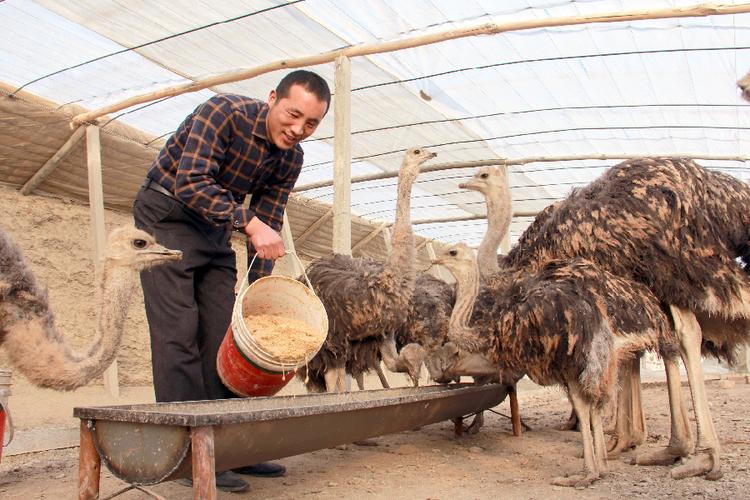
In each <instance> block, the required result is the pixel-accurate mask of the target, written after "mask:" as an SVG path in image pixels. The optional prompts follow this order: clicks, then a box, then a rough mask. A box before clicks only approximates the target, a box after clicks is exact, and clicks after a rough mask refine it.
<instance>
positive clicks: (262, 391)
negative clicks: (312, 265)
mask: <svg viewBox="0 0 750 500" xmlns="http://www.w3.org/2000/svg"><path fill="white" fill-rule="evenodd" d="M292 255H294V256H295V257H297V256H296V255H295V254H292ZM253 260H255V257H253ZM250 267H252V262H251V263H250ZM303 273H304V271H303ZM305 279H306V280H307V284H308V286H305V285H304V284H303V283H301V282H299V281H297V280H295V279H292V278H288V277H286V276H266V277H263V278H260V279H259V280H257V281H255V282H254V283H253V284H251V285H249V286H248V285H247V276H245V278H244V279H243V282H242V285H241V286H240V291H239V293H238V294H237V298H236V300H235V304H234V311H233V313H232V324H231V325H230V326H229V329H228V330H227V334H226V336H225V337H224V340H223V341H222V343H221V347H220V348H219V354H218V357H217V363H216V364H217V369H218V372H219V377H220V378H221V380H222V382H223V383H224V385H226V386H227V387H228V388H229V389H230V390H231V391H232V392H234V393H235V394H237V395H239V396H244V397H247V396H272V395H274V394H276V393H277V392H278V391H280V390H281V389H282V388H283V387H284V386H285V385H286V384H287V383H288V382H289V381H290V380H291V379H292V378H293V377H294V374H295V372H296V371H297V369H299V368H300V367H301V366H304V365H305V364H306V363H307V362H308V361H309V360H310V359H311V358H312V357H313V356H315V354H316V353H317V352H318V350H319V349H320V347H321V346H322V345H323V342H325V339H326V336H327V334H328V315H327V314H326V310H325V307H324V306H323V303H322V302H321V301H320V299H319V298H318V297H317V296H316V295H315V292H313V290H312V285H311V284H310V281H309V280H308V279H307V275H306V274H305Z"/></svg>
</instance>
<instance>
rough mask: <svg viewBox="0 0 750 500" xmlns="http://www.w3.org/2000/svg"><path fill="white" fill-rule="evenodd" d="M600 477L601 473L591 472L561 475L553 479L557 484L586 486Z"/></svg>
mask: <svg viewBox="0 0 750 500" xmlns="http://www.w3.org/2000/svg"><path fill="white" fill-rule="evenodd" d="M597 479H599V474H597V473H595V472H589V473H588V474H573V475H571V476H560V477H556V478H555V479H553V480H552V484H554V485H555V486H567V487H569V488H584V487H586V486H591V484H592V483H593V482H594V481H596V480H597Z"/></svg>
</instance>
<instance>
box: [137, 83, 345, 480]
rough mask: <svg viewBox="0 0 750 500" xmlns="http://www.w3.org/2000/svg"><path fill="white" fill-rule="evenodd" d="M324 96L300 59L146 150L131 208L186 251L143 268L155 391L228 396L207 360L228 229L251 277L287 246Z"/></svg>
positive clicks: (228, 280) (268, 471) (270, 467)
mask: <svg viewBox="0 0 750 500" xmlns="http://www.w3.org/2000/svg"><path fill="white" fill-rule="evenodd" d="M330 102H331V92H330V90H329V88H328V84H327V83H326V81H325V80H324V79H322V78H321V77H320V76H318V75H317V74H315V73H312V72H310V71H304V70H299V71H294V72H292V73H290V74H288V75H287V76H285V77H284V78H283V79H282V80H281V82H280V83H279V85H278V86H277V87H276V89H274V90H272V91H271V92H270V94H269V96H268V102H267V103H266V102H263V101H261V100H257V99H251V98H249V97H244V96H241V95H234V94H219V95H216V96H214V97H212V98H211V99H209V100H208V101H206V102H205V103H203V104H201V105H200V106H198V108H196V109H195V111H193V113H191V114H190V115H188V117H187V118H186V119H185V120H184V121H183V122H182V124H180V126H179V127H178V128H177V131H175V133H174V134H173V135H172V136H171V137H170V138H169V139H168V140H167V142H166V144H165V145H164V148H163V149H162V150H161V152H160V153H159V155H158V156H157V158H156V159H155V160H154V163H153V165H152V166H151V168H150V169H149V171H148V173H147V174H146V180H145V182H144V183H143V186H142V187H141V189H140V191H139V192H138V194H137V196H136V199H135V203H134V205H133V217H134V219H135V223H136V226H138V227H139V228H141V229H144V230H146V231H148V232H149V233H151V234H153V235H154V236H155V237H156V239H157V241H159V242H160V243H162V244H164V245H166V246H169V247H170V248H173V249H179V250H182V255H183V259H182V260H181V261H179V262H177V263H175V265H171V266H163V267H160V268H158V269H154V270H153V271H150V272H144V273H141V285H142V287H143V296H144V300H145V305H146V316H147V319H148V324H149V331H150V335H151V361H152V370H153V376H154V392H155V394H156V401H157V402H166V401H193V400H206V399H223V398H228V397H233V394H232V393H231V392H230V391H229V390H228V389H227V388H226V387H224V385H223V384H222V383H221V379H220V378H219V376H218V373H217V371H216V355H217V353H218V350H219V346H220V345H221V341H222V339H223V338H224V335H225V333H226V331H227V328H228V327H229V324H230V322H231V316H232V307H233V305H234V297H235V295H234V287H235V284H236V281H237V265H236V258H235V253H234V250H232V247H231V245H230V236H231V232H232V230H236V231H241V232H243V233H245V234H246V235H247V238H248V248H249V251H250V252H249V254H250V253H255V252H257V254H258V257H259V259H258V260H257V261H256V262H259V266H258V267H256V268H255V271H254V272H255V276H253V277H252V278H257V277H258V276H260V275H263V274H270V272H271V270H272V268H273V262H274V260H275V259H277V258H279V257H281V256H282V255H284V243H283V241H282V239H281V235H280V234H279V231H280V230H281V224H282V220H283V215H284V208H285V206H286V202H287V199H288V198H289V193H290V192H291V190H292V188H293V187H294V183H295V182H296V181H297V177H298V176H299V173H300V170H301V169H302V162H303V151H302V148H301V147H300V145H299V143H300V141H302V140H303V139H306V138H307V137H309V136H310V135H311V134H312V133H313V132H315V129H316V128H317V127H318V125H319V124H320V122H321V120H323V117H324V116H325V115H326V113H327V112H328V108H329V106H330ZM247 195H251V199H250V202H249V204H248V206H247V207H244V206H243V202H244V200H245V198H246V197H247ZM251 281H252V279H251ZM239 472H243V473H249V474H255V475H266V476H279V475H283V473H284V468H283V467H282V466H281V465H277V464H258V465H255V466H251V467H249V468H244V469H243V470H241V471H239ZM216 485H217V487H218V488H220V489H223V490H226V491H243V490H245V489H247V487H248V484H247V482H245V481H244V480H243V479H242V478H240V477H239V476H237V475H235V474H233V473H232V472H229V471H227V472H223V473H220V474H217V478H216Z"/></svg>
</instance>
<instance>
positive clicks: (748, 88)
mask: <svg viewBox="0 0 750 500" xmlns="http://www.w3.org/2000/svg"><path fill="white" fill-rule="evenodd" d="M737 86H738V87H739V88H740V92H741V95H742V98H743V99H745V100H746V101H748V102H750V71H748V72H747V74H746V75H745V76H743V77H742V78H740V79H739V80H738V81H737Z"/></svg>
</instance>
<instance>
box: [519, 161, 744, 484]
mask: <svg viewBox="0 0 750 500" xmlns="http://www.w3.org/2000/svg"><path fill="white" fill-rule="evenodd" d="M526 236H528V237H526V238H525V239H524V243H523V244H517V245H516V246H514V247H513V249H511V251H510V253H509V254H508V256H507V265H509V266H511V267H513V268H515V269H526V270H528V271H529V272H532V273H533V272H535V271H536V270H538V269H539V268H541V267H543V266H545V265H546V263H547V262H549V261H550V260H552V259H562V260H565V259H570V258H576V257H583V258H586V259H588V260H590V261H592V262H595V263H596V264H597V265H598V266H599V267H601V268H603V269H606V270H607V271H609V272H611V273H612V274H614V275H617V276H620V277H623V278H626V279H629V280H633V281H637V282H639V283H642V284H644V285H646V286H647V287H648V289H649V290H650V291H651V293H652V294H653V295H654V296H655V297H656V298H657V299H658V300H659V301H660V302H661V303H662V305H663V307H664V308H666V309H668V310H669V311H670V314H671V316H672V322H673V323H674V328H675V333H676V335H677V338H678V339H679V341H680V347H681V355H682V359H683V361H684V363H685V366H686V368H687V372H688V378H689V380H690V390H691V396H692V400H693V407H694V410H695V414H696V421H697V422H696V424H697V431H698V435H697V441H696V444H695V448H693V443H692V437H691V433H690V430H689V428H688V421H687V418H686V417H685V415H684V410H683V408H684V406H683V403H682V399H681V394H680V392H679V378H678V373H677V372H676V368H675V366H672V363H671V361H669V360H665V365H666V366H667V382H668V388H669V390H670V403H671V404H670V410H671V412H672V436H671V438H670V442H669V444H668V446H667V447H666V448H665V449H663V450H659V451H657V452H656V453H653V454H650V455H642V456H639V457H638V458H637V462H638V463H640V464H666V463H673V462H674V461H675V460H676V459H678V458H680V457H686V456H687V455H689V453H690V452H691V451H693V449H694V455H693V457H692V458H690V460H688V461H687V462H686V463H684V464H683V465H680V466H678V467H676V468H674V469H673V470H672V476H673V477H674V478H683V477H688V476H695V475H701V474H706V477H707V478H709V479H714V478H718V477H720V476H721V464H720V447H719V441H718V437H717V435H716V432H715V430H714V427H713V423H712V420H711V416H710V412H709V409H708V404H707V400H706V393H705V387H704V384H703V380H702V373H701V366H700V359H701V352H703V353H704V354H714V355H716V356H717V357H719V358H722V359H726V360H731V358H732V354H733V352H734V350H735V348H736V347H737V346H738V345H739V344H740V343H743V342H747V341H748V337H749V336H748V333H747V332H748V331H750V330H748V328H747V327H748V326H750V323H749V322H750V302H749V301H748V298H750V277H748V275H747V272H746V270H745V269H744V267H745V266H746V265H747V262H748V261H749V260H750V250H749V247H748V237H749V236H750V187H748V186H747V185H746V184H745V183H743V182H741V181H739V180H737V179H735V178H733V177H731V176H729V175H726V174H722V173H718V172H711V171H708V170H705V169H703V168H702V167H700V166H698V165H697V164H695V163H694V162H693V161H690V160H686V159H680V158H642V159H637V160H630V161H626V162H623V163H621V164H619V165H616V166H614V167H612V168H610V169H609V170H608V171H607V172H605V174H604V175H602V176H601V177H600V178H599V179H597V180H596V181H594V182H592V183H591V184H589V185H588V186H586V187H584V188H581V189H578V190H575V191H574V192H573V193H572V194H571V195H570V196H569V197H568V198H566V199H565V200H563V201H562V202H560V203H559V204H558V206H557V207H556V208H555V209H554V210H553V211H551V213H550V214H548V215H547V218H546V220H545V221H544V222H543V223H542V224H539V225H538V227H537V228H536V232H535V233H534V234H533V235H528V234H527V235H526ZM737 258H740V259H741V260H742V262H743V265H742V266H741V265H739V264H737V262H736V261H735V259H737ZM623 376H624V377H625V376H626V375H623ZM618 406H620V405H618Z"/></svg>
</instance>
